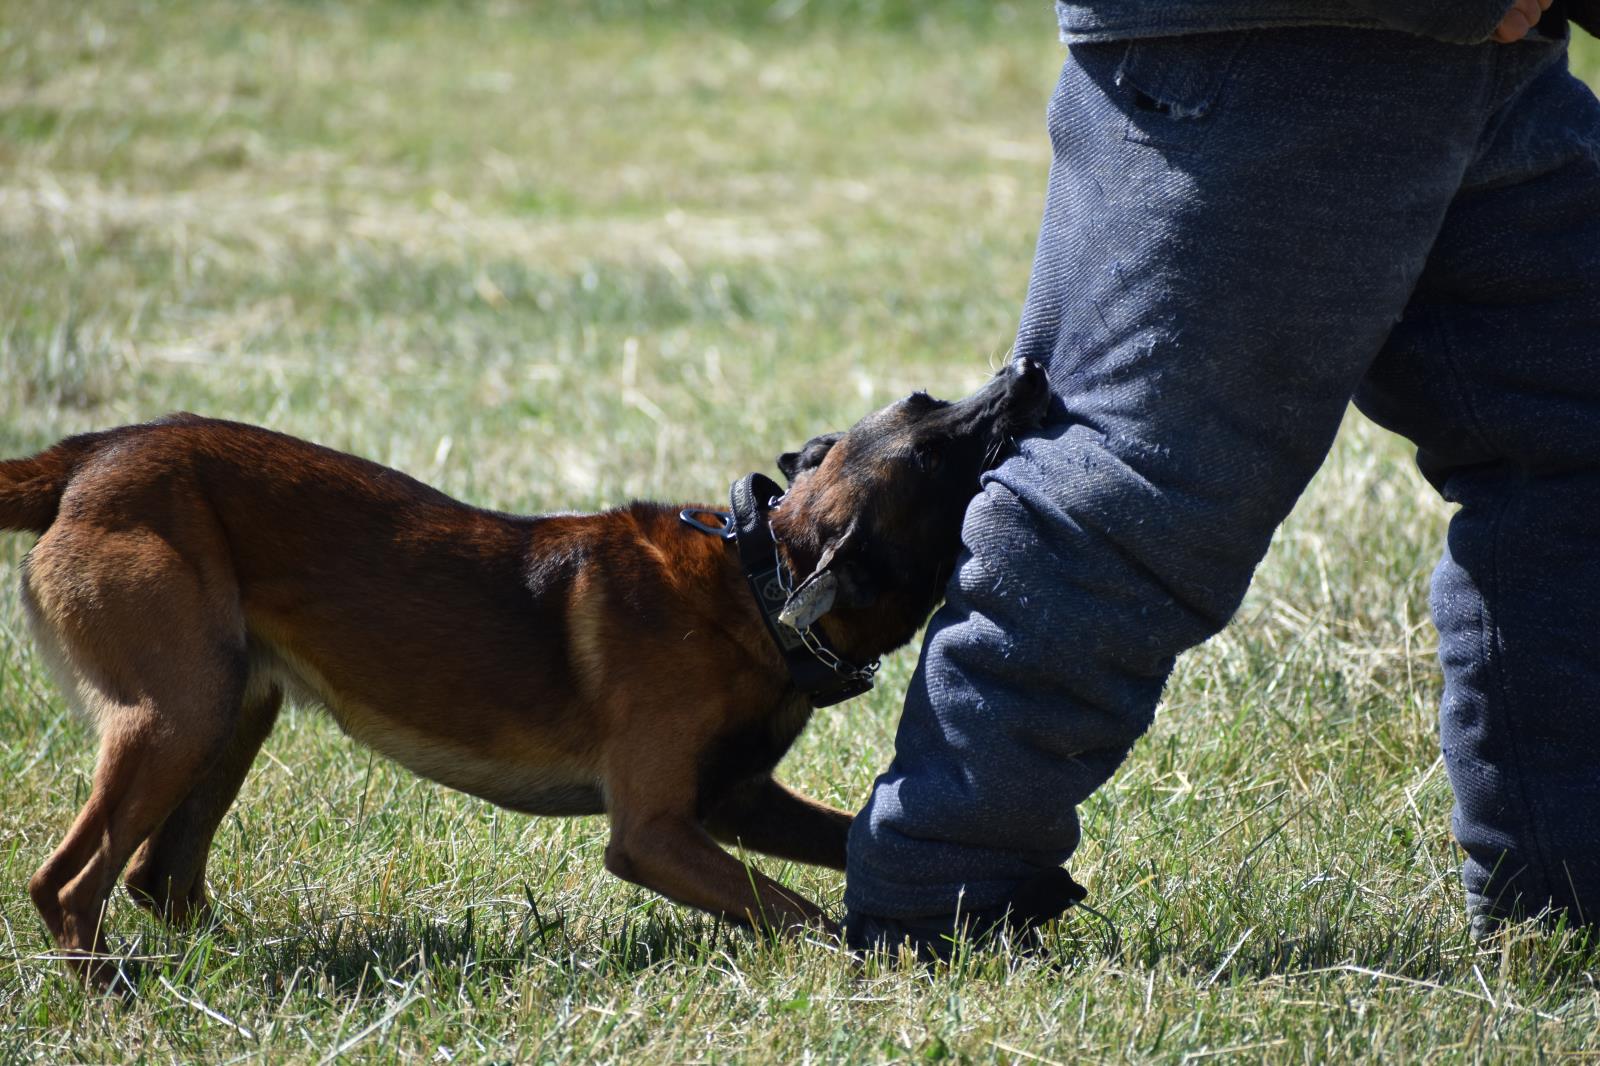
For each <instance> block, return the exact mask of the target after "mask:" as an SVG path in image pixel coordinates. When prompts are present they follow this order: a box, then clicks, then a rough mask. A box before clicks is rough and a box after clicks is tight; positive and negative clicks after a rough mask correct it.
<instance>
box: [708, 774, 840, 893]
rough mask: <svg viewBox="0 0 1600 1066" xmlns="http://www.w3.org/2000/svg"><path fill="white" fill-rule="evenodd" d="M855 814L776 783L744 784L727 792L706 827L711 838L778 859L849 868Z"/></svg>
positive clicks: (761, 779)
mask: <svg viewBox="0 0 1600 1066" xmlns="http://www.w3.org/2000/svg"><path fill="white" fill-rule="evenodd" d="M850 821H851V816H850V812H849V811H841V810H839V809H838V808H837V807H830V806H828V805H827V804H826V803H819V802H818V801H816V800H814V799H811V798H810V797H809V796H803V795H801V794H800V793H798V792H796V791H794V790H793V789H791V788H788V787H786V786H784V785H781V784H779V783H778V782H776V781H774V780H773V779H772V778H771V777H770V776H767V777H758V778H754V779H752V780H750V781H744V782H741V783H739V784H737V785H735V786H734V787H733V788H731V789H729V790H728V793H727V795H725V796H723V797H722V798H721V799H720V800H719V801H718V803H717V805H716V806H715V807H713V808H712V809H711V813H710V814H709V815H708V816H707V818H706V821H705V826H706V828H707V829H708V830H710V831H711V835H712V836H714V837H716V838H717V839H718V840H721V841H724V842H726V843H729V844H738V845H740V846H742V847H746V848H749V849H750V850H751V851H759V852H761V854H763V855H771V856H773V857H775V858H779V859H792V860H794V861H795V862H803V863H806V864H808V865H811V866H828V867H831V868H833V869H835V870H842V869H844V847H845V838H846V837H847V836H849V835H850Z"/></svg>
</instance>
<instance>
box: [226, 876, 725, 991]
mask: <svg viewBox="0 0 1600 1066" xmlns="http://www.w3.org/2000/svg"><path fill="white" fill-rule="evenodd" d="M578 924H580V923H577V922H574V921H572V920H569V918H568V917H567V915H566V914H564V913H563V912H562V911H559V910H557V911H553V912H550V913H541V911H540V909H539V908H538V907H537V906H536V905H535V904H534V903H533V901H532V900H531V899H529V901H528V903H527V906H526V907H525V908H524V907H522V906H508V905H503V904H501V905H495V906H485V907H470V908H467V909H465V910H463V911H462V912H461V913H460V914H459V915H458V916H456V917H452V918H448V919H442V920H441V919H429V918H427V917H424V916H421V915H417V914H410V915H377V916H364V915H357V916H350V915H323V916H307V917H306V920H303V921H301V922H297V923H295V927H294V931H292V932H288V933H287V934H285V933H283V932H282V931H279V932H278V933H277V935H272V934H270V933H267V931H265V930H258V929H257V928H255V927H254V923H252V924H251V926H247V927H237V928H234V929H232V930H230V931H227V932H223V933H222V935H223V936H225V937H226V938H227V939H229V940H233V941H236V942H237V944H238V948H239V950H240V951H241V952H242V953H245V954H248V955H249V956H250V959H251V967H250V969H251V972H252V974H253V979H254V980H259V981H262V982H264V983H265V984H266V985H267V986H268V988H269V989H270V990H271V991H273V992H275V993H278V994H281V993H282V991H283V990H284V989H285V988H286V987H287V986H288V985H289V984H290V983H291V982H294V981H302V982H303V981H304V980H305V978H306V977H308V976H309V977H311V978H313V979H315V980H318V983H320V984H322V985H323V987H326V988H329V989H330V990H331V991H334V992H336V993H337V994H340V995H348V996H364V995H369V994H374V993H377V992H379V991H381V990H382V989H383V988H384V987H385V986H391V987H392V986H394V985H395V984H396V983H399V984H402V985H403V984H406V983H409V982H411V981H413V980H415V979H417V978H419V977H422V976H424V975H426V976H427V978H428V979H429V982H430V984H431V986H432V987H434V988H436V989H437V988H441V987H454V986H457V985H459V984H461V983H463V982H466V981H468V980H481V979H482V978H483V977H492V978H494V979H497V980H502V981H504V980H516V979H517V978H519V977H522V976H526V975H529V974H538V975H539V976H540V977H541V978H542V979H545V980H548V979H550V978H551V977H556V978H557V979H560V978H561V977H562V976H565V977H567V978H569V979H574V980H578V979H581V980H583V981H589V980H593V979H603V978H607V977H615V976H617V975H619V974H621V975H627V974H634V973H638V972H641V971H644V970H648V969H651V968H653V967H657V966H664V965H687V966H693V965H697V964H700V963H703V962H705V961H706V960H707V959H708V958H710V957H712V956H723V957H726V956H727V955H729V954H732V953H735V952H737V951H738V950H739V949H740V947H741V946H742V945H746V944H750V943H753V942H752V941H751V940H750V939H749V938H748V937H747V936H744V935H743V934H742V933H741V932H739V931H737V930H735V929H733V928H731V927H729V926H728V925H726V924H725V923H721V922H717V921H715V920H713V919H711V918H709V917H704V916H701V915H698V914H686V913H681V912H678V911H677V910H676V909H674V908H672V907H670V906H661V907H655V906H647V907H646V908H644V909H643V912H642V913H640V914H637V915H628V916H624V917H622V918H621V919H620V920H619V919H614V918H598V919H585V920H583V921H582V923H581V925H582V928H581V929H575V928H574V927H575V926H576V925H578ZM258 931H259V932H261V933H262V934H263V935H261V936H260V937H257V936H256V935H255V934H256V933H257V932H258ZM219 932H220V931H219Z"/></svg>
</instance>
